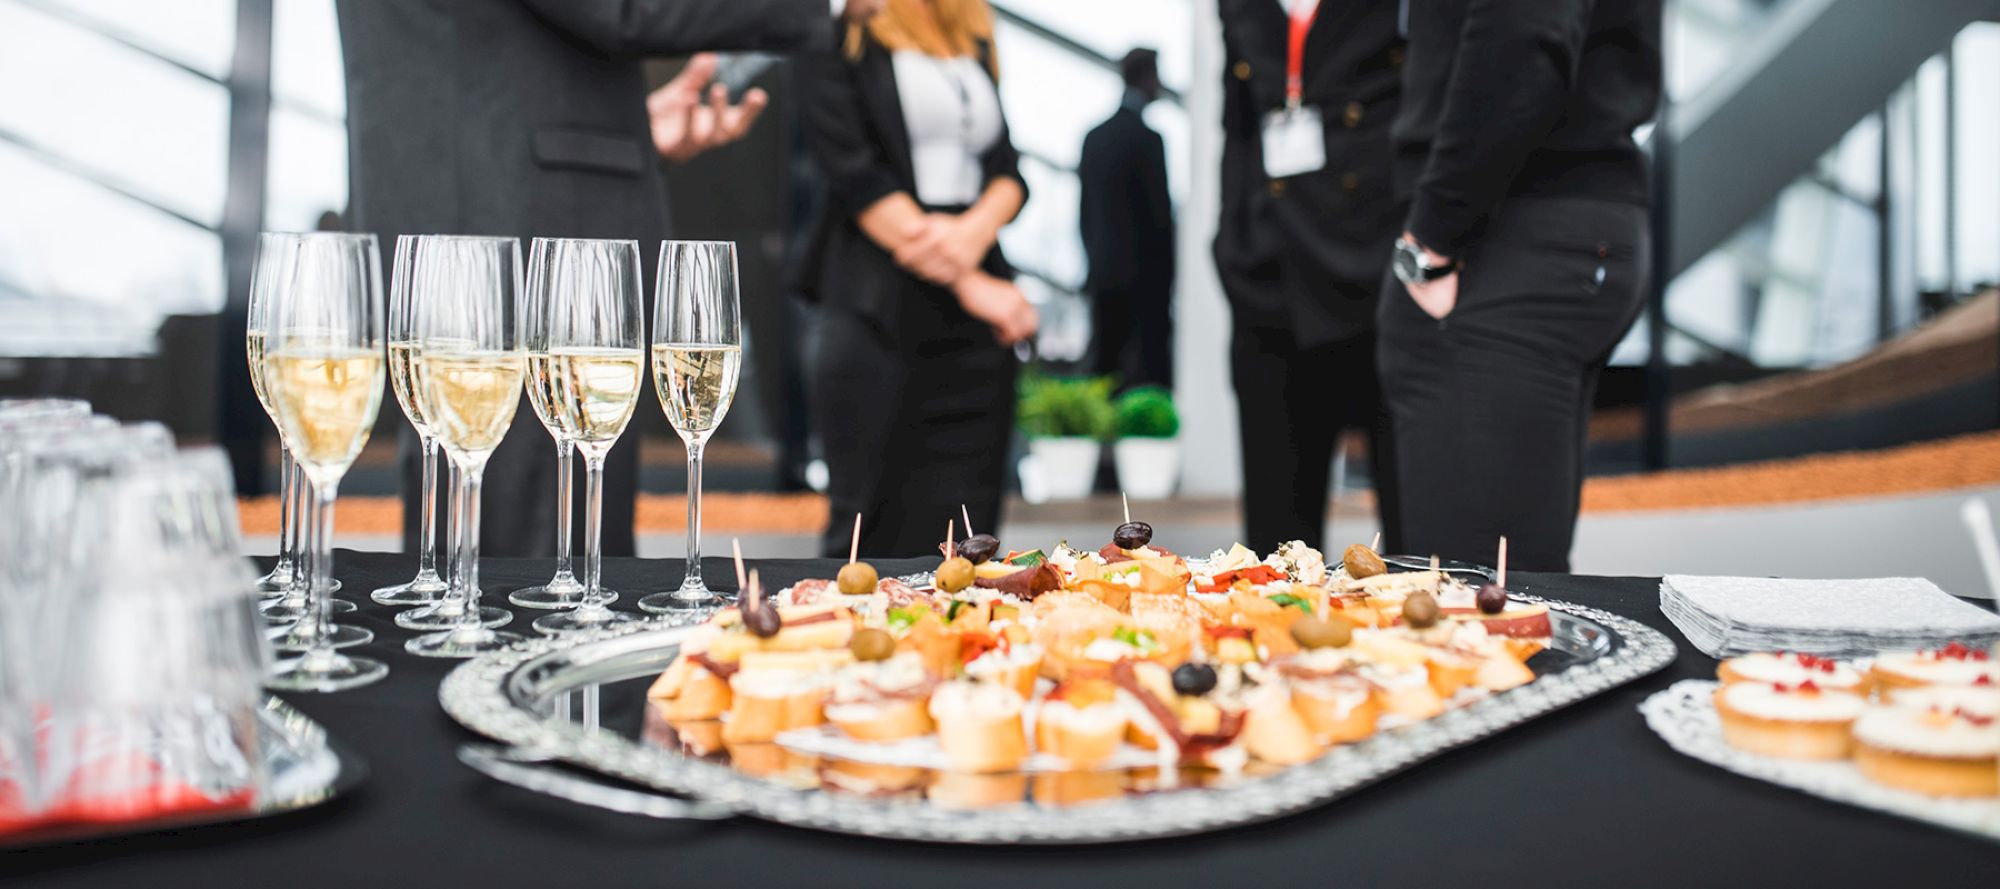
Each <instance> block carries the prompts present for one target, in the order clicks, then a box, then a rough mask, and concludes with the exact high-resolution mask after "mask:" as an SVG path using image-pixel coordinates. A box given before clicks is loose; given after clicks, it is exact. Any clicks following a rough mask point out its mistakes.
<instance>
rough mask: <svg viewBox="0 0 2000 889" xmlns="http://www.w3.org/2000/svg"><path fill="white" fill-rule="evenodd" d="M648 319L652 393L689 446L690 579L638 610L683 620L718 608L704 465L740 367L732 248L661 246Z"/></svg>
mask: <svg viewBox="0 0 2000 889" xmlns="http://www.w3.org/2000/svg"><path fill="white" fill-rule="evenodd" d="M653 312H654V315H653V355H652V358H653V387H654V390H655V391H656V392H658V393H659V396H660V407H661V408H662V409H663V410H665V411H666V415H667V422H668V423H670V424H672V425H673V427H674V431H675V432H678V433H680V437H681V441H682V442H684V443H685V444H686V445H687V456H688V474H687V507H688V519H687V522H688V525H687V577H686V579H685V580H683V581H682V582H681V585H680V588H679V589H675V590H671V591H668V592H663V593H654V594H653V595H650V596H647V597H645V598H643V599H640V600H639V607H640V608H643V609H645V610H646V611H650V612H653V613H656V614H669V615H672V614H676V613H681V614H685V613H687V612H690V611H697V612H698V611H704V610H709V609H714V608H717V607H720V606H721V605H722V604H723V599H722V598H721V597H720V596H717V595H716V594H715V593H713V592H710V591H709V589H708V584H707V583H705V582H703V580H702V577H701V460H702V450H703V448H704V447H705V446H706V445H707V444H708V439H709V436H711V435H713V434H714V433H715V429H716V427H717V426H720V425H722V419H723V417H725V416H727V415H728V414H729V404H730V402H731V401H734V400H735V398H736V379H737V376H738V375H739V373H740V372H741V370H742V365H743V335H742V327H741V325H740V323H739V321H738V309H737V284H736V245H735V244H733V243H730V242H727V241H667V242H665V243H663V244H661V245H660V281H659V288H658V293H657V294H656V295H655V304H654V306H653Z"/></svg>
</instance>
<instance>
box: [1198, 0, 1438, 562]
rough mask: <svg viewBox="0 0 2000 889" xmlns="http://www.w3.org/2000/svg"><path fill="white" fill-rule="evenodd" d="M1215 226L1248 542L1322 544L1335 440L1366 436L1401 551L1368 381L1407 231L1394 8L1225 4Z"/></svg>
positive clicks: (1295, 1) (1392, 2) (1383, 430)
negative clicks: (1394, 187)
mask: <svg viewBox="0 0 2000 889" xmlns="http://www.w3.org/2000/svg"><path fill="white" fill-rule="evenodd" d="M1219 11H1220V13H1221V16H1222V38H1223V47H1224V62H1225V64H1224V73H1223V104H1222V128H1223V147H1222V213H1221V219H1220V220H1219V221H1218V223H1217V226H1216V233H1215V248H1214V249H1215V267H1216V272H1217V273H1218V274H1219V275H1220V276H1221V279H1222V287H1223V292H1224V293H1225V294H1226V295H1227V297H1228V299H1229V305H1230V311H1231V314H1232V315H1233V317H1234V322H1235V324H1234V330H1233V331H1232V334H1231V337H1230V349H1229V354H1230V371H1231V375H1232V377H1233V378H1234V382H1235V388H1236V403H1237V409H1238V411H1239V415H1238V432H1239V434H1240V435H1241V437H1242V447H1243V513H1244V520H1245V524H1246V526H1247V527H1246V529H1245V537H1244V542H1245V543H1246V544H1248V545H1249V546H1252V547H1255V548H1256V549H1257V550H1258V551H1259V552H1266V551H1269V550H1272V549H1275V548H1276V547H1277V546H1278V544H1280V543H1283V542H1285V541H1288V540H1304V541H1305V542H1307V543H1309V544H1311V545H1313V546H1315V547H1318V546H1320V545H1321V544H1322V542H1323V541H1322V538H1323V537H1324V536H1325V526H1326V511H1327V488H1328V475H1329V469H1330V466H1331V464H1332V462H1333V456H1334V451H1335V447H1336V445H1337V443H1338V442H1339V440H1340V436H1341V434H1342V433H1343V432H1345V431H1346V430H1350V429H1355V430H1365V431H1367V432H1368V433H1369V434H1370V436H1371V438H1370V439H1369V449H1368V451H1369V460H1370V464H1371V470H1372V471H1371V477H1372V478H1373V481H1374V484H1375V490H1376V493H1377V495H1378V496H1377V503H1378V508H1379V509H1380V510H1381V513H1382V522H1383V526H1384V527H1385V528H1387V529H1390V531H1389V534H1388V540H1389V545H1390V546H1391V547H1395V546H1396V538H1395V533H1394V530H1393V529H1394V528H1395V526H1396V523H1395V522H1394V521H1393V510H1394V505H1395V502H1396V498H1395V497H1394V496H1392V492H1391V490H1390V488H1392V487H1393V483H1394V481H1395V475H1394V473H1393V470H1392V466H1391V465H1390V464H1391V457H1392V455H1393V453H1394V448H1392V447H1391V446H1390V442H1389V439H1388V436H1387V433H1388V424H1387V422H1386V417H1385V416H1384V415H1383V411H1382V407H1381V401H1380V395H1379V390H1378V388H1377V384H1376V379H1375V329H1374V328H1375V302H1376V295H1377V294H1378V293H1379V292H1380V290H1381V285H1382V275H1383V271H1384V269H1385V268H1386V267H1387V266H1388V262H1389V252H1390V246H1391V244H1392V243H1393V242H1394V240H1395V237H1396V231H1397V228H1398V226H1400V225H1401V224H1402V218H1403V211H1402V205H1401V204H1400V203H1398V202H1397V201H1396V200H1395V198H1394V196H1393V195H1392V193H1391V187H1390V155H1389V121H1390V120H1391V119H1392V118H1393V117H1394V115H1395V112H1396V103H1397V99H1398V90H1399V73H1398V66H1399V65H1400V64H1401V63H1402V53H1403V49H1402V42H1401V40H1400V39H1399V38H1398V37H1397V35H1396V11H1397V2H1396V0H1364V2H1354V3H1335V2H1327V3H1322V2H1320V0H1220V5H1219Z"/></svg>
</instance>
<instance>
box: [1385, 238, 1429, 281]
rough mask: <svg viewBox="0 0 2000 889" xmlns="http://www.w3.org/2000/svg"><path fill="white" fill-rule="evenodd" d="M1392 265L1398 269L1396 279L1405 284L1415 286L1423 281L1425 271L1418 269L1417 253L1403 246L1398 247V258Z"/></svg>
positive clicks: (1398, 245)
mask: <svg viewBox="0 0 2000 889" xmlns="http://www.w3.org/2000/svg"><path fill="white" fill-rule="evenodd" d="M1391 264H1392V265H1393V266H1394V267H1395V269H1396V277H1397V278H1398V279H1399V280H1401V281H1402V282H1403V283H1405V284H1414V283H1416V282H1417V281H1420V280H1422V279H1423V269H1421V268H1418V267H1417V251H1415V250H1412V249H1410V248H1409V247H1406V246H1404V245H1402V244H1397V245H1396V257H1395V259H1394V260H1392V262H1391Z"/></svg>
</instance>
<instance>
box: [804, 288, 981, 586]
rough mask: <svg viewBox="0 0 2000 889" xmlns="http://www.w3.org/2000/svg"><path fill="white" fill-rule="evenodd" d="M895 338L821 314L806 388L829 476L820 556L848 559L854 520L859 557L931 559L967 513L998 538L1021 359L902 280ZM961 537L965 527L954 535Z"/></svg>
mask: <svg viewBox="0 0 2000 889" xmlns="http://www.w3.org/2000/svg"><path fill="white" fill-rule="evenodd" d="M900 297H901V298H900V299H899V300H898V303H899V307H898V310H897V311H898V317H897V318H896V319H895V323H894V324H893V325H891V326H893V328H894V329H893V330H884V329H883V325H879V324H875V323H871V322H870V321H869V320H867V319H864V318H862V317H861V316H859V315H856V314H853V313H851V312H847V311H843V310H841V309H838V308H833V307H828V308H826V309H825V310H823V311H822V312H821V315H820V324H819V336H818V342H817V348H816V349H815V350H814V351H815V354H814V355H813V356H812V358H811V362H810V367H811V369H812V371H811V374H810V379H809V381H808V385H809V387H810V389H811V397H812V412H813V421H814V424H815V426H816V428H817V429H818V430H819V434H820V440H821V449H822V451H823V453H824V454H825V457H826V464H827V470H828V476H829V481H828V489H827V495H828V499H829V501H830V505H829V509H828V517H827V528H826V532H825V535H824V536H823V537H822V539H821V545H820V550H821V554H822V555H825V556H829V557H832V556H838V557H841V558H845V557H846V556H847V548H848V540H849V535H850V534H851V533H852V531H853V527H854V525H853V523H854V514H855V513H857V512H858V513H861V517H862V518H861V555H862V556H864V557H874V558H889V557H911V556H921V555H933V554H935V553H936V552H937V545H938V544H939V543H941V542H943V540H944V534H945V523H946V522H947V521H956V522H957V523H958V524H959V525H961V526H962V525H963V524H964V522H963V521H962V520H960V519H959V507H960V505H961V504H963V505H964V507H965V509H966V511H967V512H969V513H970V514H971V516H972V521H973V522H974V523H975V524H974V527H975V528H976V529H977V530H978V531H981V532H984V533H989V534H997V533H999V526H1000V497H1001V489H1002V486H1003V485H1004V484H1005V481H1006V469H1007V449H1008V443H1009V441H1010V439H1011V437H1012V434H1013V425H1014V390H1015V384H1016V376H1017V374H1018V373H1019V362H1018V361H1017V360H1016V359H1015V358H1014V353H1013V352H1012V350H1009V349H1004V348H1002V347H1001V346H1000V345H999V344H998V343H997V342H995V341H994V339H993V331H992V328H989V327H987V326H986V325H985V324H984V323H982V322H980V321H978V320H976V319H974V318H973V317H972V316H970V315H967V314H966V313H965V310H964V309H961V308H959V305H958V300H957V298H956V297H954V296H953V295H952V294H951V293H950V292H948V291H946V290H944V289H942V288H938V287H933V286H930V285H928V284H922V283H919V282H917V281H916V280H915V279H910V280H908V281H907V282H906V283H905V286H904V288H903V292H902V293H901V294H900ZM957 533H958V535H960V536H961V537H963V535H964V534H965V531H964V529H963V527H960V528H959V529H958V531H957Z"/></svg>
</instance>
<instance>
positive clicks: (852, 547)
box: [847, 512, 861, 565]
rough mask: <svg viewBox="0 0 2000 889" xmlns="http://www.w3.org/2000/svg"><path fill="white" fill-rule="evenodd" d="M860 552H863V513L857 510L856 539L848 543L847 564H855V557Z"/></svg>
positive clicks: (855, 519)
mask: <svg viewBox="0 0 2000 889" xmlns="http://www.w3.org/2000/svg"><path fill="white" fill-rule="evenodd" d="M860 553H861V513H858V512H857V513H855V514H854V540H853V541H852V542H850V543H848V544H847V564H849V565H852V564H854V559H855V557H856V556H857V555H859V554H860Z"/></svg>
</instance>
